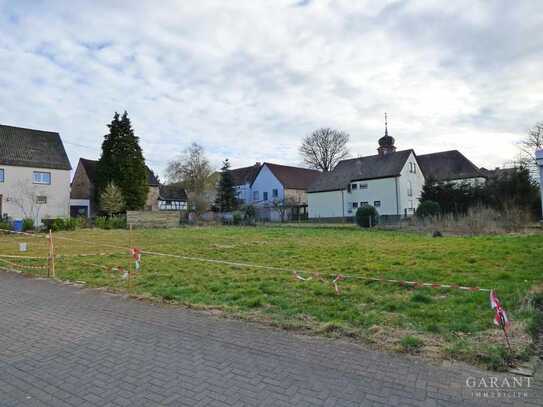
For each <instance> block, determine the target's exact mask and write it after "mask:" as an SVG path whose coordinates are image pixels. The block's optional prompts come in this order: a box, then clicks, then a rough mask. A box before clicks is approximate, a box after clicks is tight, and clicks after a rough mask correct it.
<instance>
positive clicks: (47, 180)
mask: <svg viewBox="0 0 543 407" xmlns="http://www.w3.org/2000/svg"><path fill="white" fill-rule="evenodd" d="M32 182H33V183H34V184H47V185H51V173H50V172H41V171H34V173H33V174H32Z"/></svg>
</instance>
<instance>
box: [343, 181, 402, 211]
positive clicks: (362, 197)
mask: <svg viewBox="0 0 543 407" xmlns="http://www.w3.org/2000/svg"><path fill="white" fill-rule="evenodd" d="M353 184H357V188H356V190H355V189H353V188H352V185H353ZM362 184H367V185H368V187H367V189H361V188H360V185H362ZM398 184H399V183H398ZM375 201H380V202H381V206H380V207H376V209H377V211H378V212H379V215H397V214H398V207H397V206H396V178H395V177H392V178H380V179H371V180H364V181H352V182H351V192H350V193H346V194H345V216H354V215H355V213H356V208H353V202H356V203H357V204H358V206H359V207H360V205H361V202H367V203H368V204H369V205H372V206H375ZM349 210H350V211H351V212H350V213H349Z"/></svg>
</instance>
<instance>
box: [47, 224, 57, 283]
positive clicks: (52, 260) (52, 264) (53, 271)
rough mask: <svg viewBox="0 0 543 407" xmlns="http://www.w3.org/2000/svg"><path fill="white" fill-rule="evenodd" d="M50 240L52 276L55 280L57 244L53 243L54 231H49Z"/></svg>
mask: <svg viewBox="0 0 543 407" xmlns="http://www.w3.org/2000/svg"><path fill="white" fill-rule="evenodd" d="M49 238H50V239H51V276H52V277H53V278H55V277H56V276H57V273H56V271H55V243H54V241H53V231H52V230H49Z"/></svg>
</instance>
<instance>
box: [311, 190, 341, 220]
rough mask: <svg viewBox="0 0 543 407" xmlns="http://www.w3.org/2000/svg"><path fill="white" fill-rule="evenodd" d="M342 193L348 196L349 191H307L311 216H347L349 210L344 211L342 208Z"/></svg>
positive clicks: (315, 217)
mask: <svg viewBox="0 0 543 407" xmlns="http://www.w3.org/2000/svg"><path fill="white" fill-rule="evenodd" d="M342 194H343V195H344V196H347V191H327V192H311V193H307V204H308V216H309V218H310V219H318V218H338V217H343V216H347V212H346V211H345V212H344V211H343V208H342Z"/></svg>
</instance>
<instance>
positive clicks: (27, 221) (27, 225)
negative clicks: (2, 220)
mask: <svg viewBox="0 0 543 407" xmlns="http://www.w3.org/2000/svg"><path fill="white" fill-rule="evenodd" d="M33 229H34V220H33V219H31V218H24V219H23V232H26V231H27V230H33Z"/></svg>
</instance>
